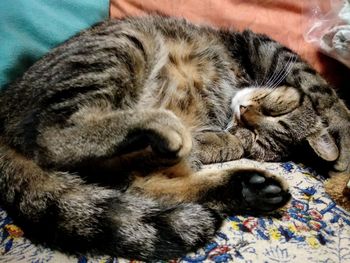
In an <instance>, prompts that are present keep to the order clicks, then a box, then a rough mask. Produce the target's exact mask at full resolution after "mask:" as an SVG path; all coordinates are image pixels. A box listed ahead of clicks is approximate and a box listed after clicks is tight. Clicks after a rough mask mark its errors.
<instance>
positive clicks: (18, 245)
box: [0, 0, 350, 263]
mask: <svg viewBox="0 0 350 263" xmlns="http://www.w3.org/2000/svg"><path fill="white" fill-rule="evenodd" d="M6 1H9V0H5V3H6ZM75 1H77V0H75ZM30 2H33V5H32V6H30V5H25V4H24V3H23V6H22V10H18V9H15V7H10V6H9V5H8V7H7V8H8V9H7V10H8V11H4V10H3V9H0V15H5V13H6V12H14V11H15V12H14V13H16V12H18V13H16V19H19V20H20V21H22V20H21V19H22V18H19V17H20V16H22V15H23V14H22V13H20V12H24V10H27V11H26V12H25V13H27V12H28V10H32V8H34V7H35V6H36V5H38V6H37V8H39V7H40V8H48V9H50V8H51V9H52V8H53V9H60V8H62V9H64V8H63V6H61V5H60V4H57V2H56V4H57V5H53V4H52V3H53V2H54V1H46V2H47V3H48V4H47V6H46V7H44V6H45V5H44V6H41V4H42V3H40V4H39V2H40V1H39V0H35V1H34V0H33V1H30ZM34 2H35V4H34ZM42 2H44V1H42ZM68 2H69V1H68V0H65V1H62V2H61V3H62V4H63V3H68ZM78 2H80V1H77V3H78ZM83 2H84V3H89V2H91V6H90V7H92V6H94V8H92V10H93V11H91V10H90V11H91V13H90V12H87V13H84V12H83V13H81V12H80V11H79V10H78V9H79V8H76V7H75V8H74V10H75V11H71V12H70V15H74V14H75V15H76V16H77V17H80V18H74V19H73V18H71V16H68V15H67V14H64V13H60V14H58V15H57V16H54V15H53V14H52V13H51V12H52V10H51V11H48V13H45V12H44V13H45V16H46V15H47V16H49V17H51V19H52V20H55V19H56V18H57V19H58V20H56V22H55V23H56V24H55V25H56V27H57V28H56V30H53V29H52V30H51V29H47V30H46V31H45V30H44V31H41V29H45V24H41V29H40V27H39V28H37V29H35V30H34V29H33V25H34V24H31V22H28V21H29V20H25V22H22V23H24V24H25V26H26V27H25V28H24V27H23V28H22V29H21V30H23V32H31V33H30V34H28V35H27V34H25V35H22V34H21V33H19V32H18V35H21V36H23V37H25V38H23V39H19V38H17V40H16V41H17V42H18V41H19V42H18V43H17V44H16V45H15V47H16V46H18V48H19V49H21V48H22V49H23V48H27V49H28V50H30V51H31V53H32V54H39V55H38V56H41V55H42V54H44V53H45V52H46V51H47V50H48V49H49V48H50V47H51V46H54V45H55V44H57V43H58V42H60V41H62V40H63V39H65V38H67V37H68V36H69V35H71V34H73V33H74V32H76V31H77V30H78V28H79V29H82V28H84V27H87V26H88V25H89V24H92V23H93V22H94V21H97V20H99V19H102V18H103V16H104V15H106V13H105V11H106V10H107V9H108V3H107V2H106V1H102V0H100V1H86V0H85V1H83V0H82V1H81V5H83V4H82V3H83ZM93 2H94V3H93ZM303 2H305V3H303ZM307 2H308V1H292V0H264V1H259V0H220V1H216V0H186V1H180V0H178V1H173V0H162V1H156V0H138V1H137V0H112V1H111V8H110V15H111V16H112V17H124V16H125V15H140V14H143V13H146V12H153V11H157V12H160V13H164V14H169V15H177V16H184V17H186V18H188V19H191V20H192V21H195V22H199V23H207V24H209V23H210V24H213V25H217V26H226V27H235V28H238V29H243V28H245V27H249V28H252V29H253V30H255V31H257V32H263V33H267V34H268V35H270V36H272V37H273V38H275V39H277V40H279V41H280V42H282V43H283V44H285V45H287V46H289V47H290V48H292V49H294V50H296V51H297V52H298V53H300V54H301V55H302V56H304V58H305V59H306V60H308V61H309V62H310V63H311V64H312V65H313V66H314V67H316V68H317V69H318V70H319V71H320V72H321V73H322V74H323V75H324V76H326V77H327V78H328V79H329V80H330V81H331V82H332V83H333V84H334V86H336V87H337V88H342V87H345V85H346V83H348V82H349V80H350V74H349V73H350V72H349V70H348V69H347V68H346V67H345V66H343V65H341V64H339V63H337V62H336V61H334V60H332V59H330V58H328V57H326V56H324V55H322V54H320V53H318V52H317V50H316V48H315V47H314V46H312V45H311V44H307V43H305V42H304V40H303V30H304V29H303V28H304V26H305V23H306V20H305V19H306V17H307V11H306V10H307V8H308V6H307ZM310 2H311V1H310ZM8 3H9V2H8ZM8 3H7V4H8ZM50 3H51V4H52V5H51V4H50ZM81 5H80V4H78V6H80V7H81ZM89 5H90V4H88V6H89ZM84 6H85V4H84ZM96 6H99V7H98V8H97V7H96ZM95 7H96V8H95ZM11 8H13V10H10V9H11ZM87 8H88V7H87ZM325 8H326V7H325ZM1 10H2V11H1ZM56 11H57V10H56ZM12 15H13V14H12ZM32 16H33V17H32V18H35V13H32ZM1 17H3V16H1ZM67 17H70V18H69V19H70V20H69V21H75V19H78V20H80V19H83V20H85V19H91V20H88V21H85V22H84V23H82V24H79V23H78V24H77V25H76V27H73V25H69V27H70V29H67V28H65V27H64V25H67V23H66V21H67ZM82 17H83V18H82ZM88 17H89V18H88ZM5 18H6V21H11V23H12V20H13V19H14V16H12V17H9V16H6V17H5ZM42 19H43V20H42V21H44V20H45V19H44V18H42ZM46 19H47V20H50V19H49V18H47V17H46ZM34 20H36V19H34ZM59 20H60V21H59ZM32 22H33V21H32ZM51 22H53V21H51ZM16 23H17V22H16ZM61 23H62V24H61ZM68 24H69V23H68ZM73 24H74V23H73ZM61 25H62V27H61ZM11 26H12V24H11ZM71 26H72V27H71ZM0 28H1V29H2V30H4V28H2V25H0ZM19 28H21V27H19ZM6 30H7V29H6ZM16 30H17V29H16ZM16 30H14V31H13V32H14V34H17V31H16ZM2 32H3V31H1V30H0V36H1V35H2ZM9 32H12V29H11V30H10V29H8V32H7V33H8V34H9ZM23 32H22V33H23ZM38 32H46V35H41V34H38ZM29 35H30V36H29ZM27 37H28V38H30V39H35V41H34V44H35V45H33V48H32V46H31V45H29V44H30V43H32V41H31V40H28V38H27ZM38 38H42V39H41V40H38ZM43 40H45V41H48V42H47V43H46V44H45V45H44V44H39V43H41V41H43ZM45 41H44V42H45ZM48 43H50V44H48ZM7 45H9V46H10V45H11V44H10V42H7V43H6V45H3V44H2V47H1V54H0V55H1V57H4V58H6V56H3V54H2V52H5V51H4V50H5V49H3V47H6V46H7ZM34 46H36V48H34ZM12 50H13V52H15V53H12V55H11V54H8V57H9V58H8V60H7V62H6V63H8V64H6V65H7V66H3V65H4V64H3V63H4V62H1V63H2V64H1V63H0V64H1V68H0V74H2V75H0V76H1V77H0V81H1V82H0V83H5V82H6V81H8V78H9V75H8V69H9V68H10V67H9V65H10V64H11V63H14V61H10V60H11V59H12V60H13V59H14V57H15V54H17V55H18V54H20V52H18V51H15V50H14V49H12ZM11 52H12V51H11ZM37 52H38V53H37ZM21 63H23V61H21ZM29 64H30V61H29ZM19 66H22V69H20V70H23V68H25V67H26V66H28V65H19ZM17 73H18V72H17ZM335 73H336V74H335ZM0 86H1V84H0ZM235 165H246V166H250V167H251V166H253V167H260V168H266V169H268V170H270V171H271V172H273V173H275V174H276V175H277V176H281V177H283V178H285V179H286V180H287V182H288V183H289V185H290V188H291V192H292V195H293V199H292V201H291V202H290V204H289V205H288V206H287V207H286V208H285V209H284V210H282V211H280V212H279V213H276V214H274V215H272V216H269V217H266V216H260V217H254V216H250V215H234V214H232V215H229V217H228V218H227V219H226V220H225V222H224V224H223V226H222V228H221V229H220V231H219V232H218V233H217V235H216V237H215V239H214V240H213V241H212V242H210V243H209V244H207V245H206V246H205V247H203V248H201V249H199V250H198V251H196V252H194V253H190V254H188V255H186V256H184V257H183V258H181V259H176V260H173V261H171V262H172V263H175V262H186V263H187V262H188V263H190V262H191V263H192V262H232V261H234V262H302V261H308V262H350V213H348V212H346V211H345V210H343V209H342V208H341V207H339V206H337V205H336V204H335V203H334V202H333V201H332V199H331V198H330V197H329V196H328V195H327V194H326V193H325V191H324V187H323V182H324V178H323V177H322V176H320V175H319V174H317V173H316V172H315V171H313V170H312V169H311V168H308V167H303V166H302V165H299V164H295V163H293V162H285V163H259V162H255V161H250V160H246V159H243V160H238V161H233V162H228V163H222V164H214V165H209V166H206V167H205V169H214V168H215V167H217V166H224V167H227V168H228V167H233V166H235ZM0 205H1V204H0ZM140 249H142V247H140ZM0 262H6V263H7V262H62V263H64V262H100V263H102V262H135V261H129V260H125V259H120V258H111V257H108V256H99V257H91V256H89V255H81V256H72V255H71V256H68V255H65V254H63V253H61V252H58V251H54V250H50V249H48V248H44V247H42V246H39V245H35V244H33V243H31V242H30V241H29V240H28V239H26V238H24V233H23V231H22V230H21V229H20V227H18V226H17V225H16V222H14V221H13V220H12V219H11V218H10V217H9V216H8V214H7V213H6V211H5V210H2V209H0Z"/></svg>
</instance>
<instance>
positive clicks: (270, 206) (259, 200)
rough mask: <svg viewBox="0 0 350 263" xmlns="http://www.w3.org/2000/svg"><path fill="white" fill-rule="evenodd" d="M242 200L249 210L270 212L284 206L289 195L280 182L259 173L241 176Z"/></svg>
mask: <svg viewBox="0 0 350 263" xmlns="http://www.w3.org/2000/svg"><path fill="white" fill-rule="evenodd" d="M241 178H242V198H243V201H244V202H245V203H246V205H247V206H248V207H249V208H251V209H256V210H260V211H272V210H275V209H277V208H280V207H282V206H283V205H285V204H286V203H287V202H288V201H289V199H290V197H291V195H290V193H289V192H288V191H287V190H285V189H284V187H283V186H282V184H281V182H280V181H279V180H278V179H277V178H274V177H268V176H265V175H264V174H262V173H259V172H249V173H246V174H244V175H242V177H241Z"/></svg>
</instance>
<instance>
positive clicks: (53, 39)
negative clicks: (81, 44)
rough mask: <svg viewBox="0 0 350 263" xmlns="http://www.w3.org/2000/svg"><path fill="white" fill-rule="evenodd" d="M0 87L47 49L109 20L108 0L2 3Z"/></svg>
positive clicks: (37, 0)
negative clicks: (102, 21)
mask: <svg viewBox="0 0 350 263" xmlns="http://www.w3.org/2000/svg"><path fill="white" fill-rule="evenodd" d="M0 2H1V3H0V87H1V88H2V87H4V86H6V85H7V84H8V83H9V82H11V81H13V80H14V79H15V78H16V77H18V76H20V75H21V74H22V73H23V71H24V70H25V69H27V68H28V67H29V66H30V65H32V64H33V63H34V62H35V61H36V60H38V59H39V58H40V57H42V56H43V55H44V54H45V53H46V52H48V50H50V49H51V48H53V47H55V46H57V45H58V44H59V43H61V42H63V41H64V40H66V39H68V38H69V37H70V36H72V35H74V34H75V33H77V32H78V31H80V30H82V29H84V28H87V27H89V26H90V25H92V24H94V23H96V22H99V21H101V20H103V19H105V18H107V17H108V12H109V1H108V0H1V1H0Z"/></svg>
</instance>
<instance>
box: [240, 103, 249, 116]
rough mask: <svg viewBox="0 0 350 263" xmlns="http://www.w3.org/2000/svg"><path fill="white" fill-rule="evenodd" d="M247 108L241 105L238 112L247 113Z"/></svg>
mask: <svg viewBox="0 0 350 263" xmlns="http://www.w3.org/2000/svg"><path fill="white" fill-rule="evenodd" d="M247 108H248V107H247V106H243V105H240V106H239V112H240V113H241V115H242V114H244V113H245V112H246V111H247Z"/></svg>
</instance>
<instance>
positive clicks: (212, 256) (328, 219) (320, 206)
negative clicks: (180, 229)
mask: <svg viewBox="0 0 350 263" xmlns="http://www.w3.org/2000/svg"><path fill="white" fill-rule="evenodd" d="M238 164H239V165H245V166H249V167H252V166H253V167H263V168H265V169H267V170H269V171H271V172H273V173H275V174H276V175H278V176H281V177H283V178H285V179H286V180H287V181H288V182H289V185H290V187H291V192H292V195H293V199H292V201H291V202H290V203H289V205H288V206H287V207H286V208H285V209H284V210H283V211H281V212H280V213H279V216H276V215H273V216H271V217H252V216H248V215H234V214H233V215H231V216H230V217H228V218H227V219H226V220H225V222H224V224H223V226H222V228H221V229H220V231H219V232H218V233H217V235H216V237H215V239H214V240H212V242H210V243H209V244H207V245H206V246H205V247H203V248H201V249H199V250H198V251H196V252H195V253H191V254H188V255H186V256H184V257H183V258H180V259H176V260H172V261H170V262H169V263H177V262H183V263H197V262H198V263H200V262H282V263H283V262H286V263H287V262H303V261H304V262H324V263H326V262H327V263H331V262H344V263H345V262H350V213H348V212H346V211H345V210H343V209H342V208H341V207H339V206H337V205H336V204H335V203H334V202H333V201H332V200H331V199H330V198H329V196H328V195H327V194H326V193H325V192H324V188H323V181H324V179H323V178H322V177H321V176H319V175H317V174H316V173H315V172H314V171H312V170H311V169H310V168H307V167H302V166H300V165H297V164H294V163H292V162H287V163H258V162H254V161H248V160H239V161H234V162H228V163H224V164H216V165H211V166H208V167H206V169H212V168H215V167H217V166H218V165H219V166H223V167H231V166H236V165H238ZM23 235H24V233H23V231H22V230H21V229H20V228H19V227H18V226H17V225H16V223H15V222H13V221H12V220H11V218H10V217H9V216H8V215H7V214H6V211H4V210H1V209H0V262H6V263H8V262H37V263H41V262H60V263H61V262H62V263H64V262H77V263H82V262H96V263H102V262H123V263H124V262H130V263H131V262H136V261H130V260H125V259H119V258H111V257H108V256H102V257H98V258H92V257H88V256H81V257H72V256H67V255H65V254H62V253H60V252H57V251H52V250H50V249H47V248H43V247H40V246H37V245H33V244H31V242H30V241H29V240H27V239H26V238H24V237H23ZM140 249H142V247H140Z"/></svg>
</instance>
